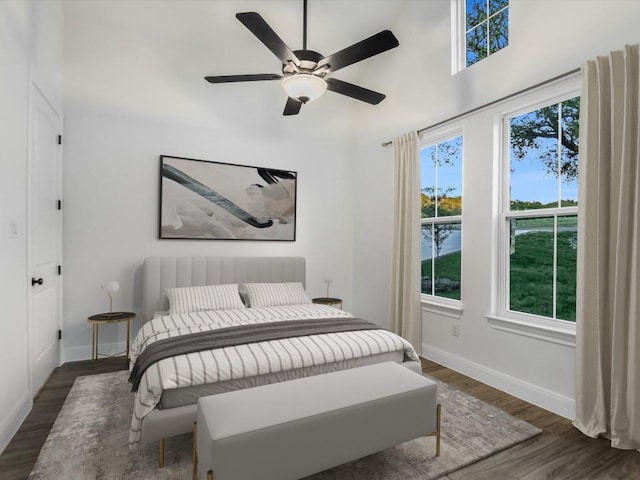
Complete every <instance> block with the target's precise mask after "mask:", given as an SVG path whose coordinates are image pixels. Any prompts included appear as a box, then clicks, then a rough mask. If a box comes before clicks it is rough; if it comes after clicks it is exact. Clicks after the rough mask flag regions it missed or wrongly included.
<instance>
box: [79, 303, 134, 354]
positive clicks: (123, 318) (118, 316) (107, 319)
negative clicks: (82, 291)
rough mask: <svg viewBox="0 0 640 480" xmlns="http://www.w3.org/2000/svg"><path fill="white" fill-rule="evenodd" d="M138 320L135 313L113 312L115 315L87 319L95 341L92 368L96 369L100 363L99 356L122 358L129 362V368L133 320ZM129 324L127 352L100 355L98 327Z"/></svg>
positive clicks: (107, 314)
mask: <svg viewBox="0 0 640 480" xmlns="http://www.w3.org/2000/svg"><path fill="white" fill-rule="evenodd" d="M134 318H136V314H135V313H133V312H113V313H98V314H96V315H91V316H90V317H89V318H87V322H89V323H90V324H91V326H92V327H93V339H92V342H91V363H92V367H95V365H96V362H97V361H98V356H99V355H100V356H103V357H106V358H113V357H120V358H125V359H126V360H127V367H128V366H129V348H130V347H131V345H130V343H131V320H133V319H134ZM120 322H127V346H126V348H127V349H126V351H124V352H120V353H116V354H115V355H106V354H102V353H98V327H100V325H105V324H107V323H120Z"/></svg>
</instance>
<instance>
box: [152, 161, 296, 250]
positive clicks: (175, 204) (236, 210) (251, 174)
mask: <svg viewBox="0 0 640 480" xmlns="http://www.w3.org/2000/svg"><path fill="white" fill-rule="evenodd" d="M296 188H297V173H296V172H290V171H286V170H275V169H271V168H261V167H251V166H247V165H234V164H228V163H219V162H212V161H207V160H195V159H191V158H181V157H170V156H166V155H162V156H161V157H160V218H159V227H158V235H159V237H160V238H161V239H163V238H175V239H200V240H279V241H294V240H295V239H296Z"/></svg>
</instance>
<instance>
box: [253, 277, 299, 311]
mask: <svg viewBox="0 0 640 480" xmlns="http://www.w3.org/2000/svg"><path fill="white" fill-rule="evenodd" d="M244 287H245V289H246V290H247V294H248V296H249V306H250V307H252V308H255V307H280V306H283V305H302V304H307V303H311V299H310V298H309V295H307V292H305V291H304V287H303V286H302V283H300V282H290V283H245V284H244Z"/></svg>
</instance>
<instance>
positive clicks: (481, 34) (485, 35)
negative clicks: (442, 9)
mask: <svg viewBox="0 0 640 480" xmlns="http://www.w3.org/2000/svg"><path fill="white" fill-rule="evenodd" d="M451 11H452V20H453V32H456V33H454V37H453V49H454V53H453V69H452V71H453V73H456V72H458V71H460V70H463V69H464V68H466V67H469V66H471V65H473V64H475V63H477V62H479V61H480V60H482V59H483V58H487V57H488V56H489V55H491V54H493V53H495V52H497V51H498V50H501V49H503V48H504V47H506V46H507V45H508V44H509V0H452V10H451Z"/></svg>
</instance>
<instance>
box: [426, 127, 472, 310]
mask: <svg viewBox="0 0 640 480" xmlns="http://www.w3.org/2000/svg"><path fill="white" fill-rule="evenodd" d="M456 137H461V138H462V148H461V159H462V165H461V166H460V185H461V196H462V214H460V215H450V216H446V217H425V218H423V217H422V214H421V215H420V229H421V231H420V235H422V226H423V225H435V224H442V223H459V224H460V238H461V239H463V238H464V230H463V214H464V131H463V127H462V126H455V127H452V126H445V127H442V128H439V129H437V130H435V129H434V130H432V131H429V132H423V133H422V134H421V135H420V141H419V144H418V149H419V151H420V152H422V150H423V149H425V148H428V147H431V146H433V145H436V144H438V143H442V142H445V141H447V140H451V139H453V138H456ZM420 175H421V176H422V168H421V169H420ZM422 187H423V186H422V181H421V182H420V191H421V192H422ZM418 201H420V197H419V198H418ZM421 210H422V209H421ZM462 245H463V243H462V240H461V243H460V252H461V255H462V256H463V255H464V253H463V248H462ZM420 263H421V264H422V258H420ZM463 268H464V264H463V261H462V259H461V262H460V300H456V299H453V298H447V297H440V296H437V295H431V294H427V293H423V292H422V288H420V298H421V301H422V308H423V310H427V311H431V312H434V313H439V314H442V315H446V316H449V317H453V318H460V317H461V316H462V312H463V309H462V298H463V297H462V294H463V293H462V292H463V275H462V272H463Z"/></svg>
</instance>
